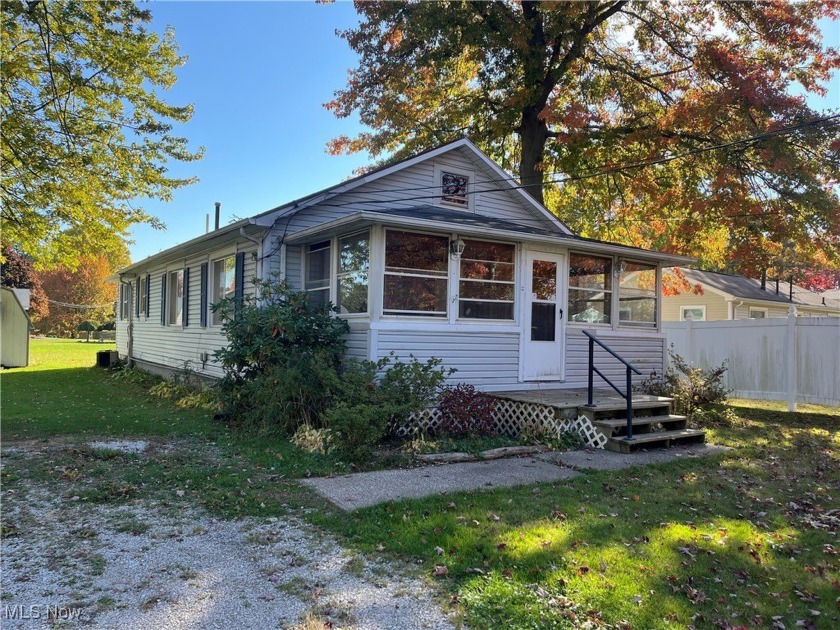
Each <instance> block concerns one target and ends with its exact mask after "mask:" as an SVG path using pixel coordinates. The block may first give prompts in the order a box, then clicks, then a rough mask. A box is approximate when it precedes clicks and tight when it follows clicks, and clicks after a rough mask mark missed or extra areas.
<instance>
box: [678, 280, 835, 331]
mask: <svg viewBox="0 0 840 630" xmlns="http://www.w3.org/2000/svg"><path fill="white" fill-rule="evenodd" d="M681 270H682V272H683V273H684V274H685V277H686V279H687V280H688V281H689V282H691V283H692V284H699V285H700V286H702V287H703V294H702V295H696V294H694V293H682V294H680V295H671V296H665V295H663V296H662V321H665V322H677V321H683V320H685V319H687V314H688V313H691V315H692V318H693V319H694V321H716V320H723V319H760V318H766V317H787V315H788V309H789V308H790V306H791V304H792V305H793V306H795V307H796V311H797V313H798V314H799V315H800V316H802V317H840V300H836V299H832V298H830V297H824V296H822V295H820V294H818V293H814V292H813V291H809V290H808V289H806V288H804V287H800V286H798V285H796V284H794V285H793V287H792V288H793V290H792V291H791V285H790V284H789V283H787V282H777V281H776V280H767V282H766V283H765V286H764V288H762V286H761V280H754V279H752V278H745V277H743V276H734V275H730V274H725V273H716V272H713V271H699V270H697V269H684V268H681ZM670 273H671V270H670V269H664V270H663V274H670Z"/></svg>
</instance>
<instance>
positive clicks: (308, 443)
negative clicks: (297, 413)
mask: <svg viewBox="0 0 840 630" xmlns="http://www.w3.org/2000/svg"><path fill="white" fill-rule="evenodd" d="M333 442H334V440H333V435H332V431H330V430H329V429H316V428H314V427H311V426H309V425H308V424H304V425H303V426H301V427H299V428H298V430H297V431H295V434H294V435H293V436H292V444H294V445H295V446H297V447H298V448H300V449H302V450H304V451H306V452H307V453H320V454H322V455H324V454H327V453H329V452H330V451H331V450H332V449H333V446H334V445H333Z"/></svg>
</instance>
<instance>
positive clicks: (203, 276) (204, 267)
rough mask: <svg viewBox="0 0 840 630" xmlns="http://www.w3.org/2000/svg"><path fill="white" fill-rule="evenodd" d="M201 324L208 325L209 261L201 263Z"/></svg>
mask: <svg viewBox="0 0 840 630" xmlns="http://www.w3.org/2000/svg"><path fill="white" fill-rule="evenodd" d="M200 302H201V317H200V319H201V325H202V326H207V263H201V300H200Z"/></svg>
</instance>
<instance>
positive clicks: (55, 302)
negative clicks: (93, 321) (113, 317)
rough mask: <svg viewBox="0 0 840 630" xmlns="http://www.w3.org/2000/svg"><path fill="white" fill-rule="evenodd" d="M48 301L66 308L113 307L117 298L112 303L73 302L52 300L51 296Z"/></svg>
mask: <svg viewBox="0 0 840 630" xmlns="http://www.w3.org/2000/svg"><path fill="white" fill-rule="evenodd" d="M47 302H49V303H50V304H55V305H56V306H62V307H64V308H77V309H97V308H111V307H113V306H114V304H115V303H116V300H114V301H113V302H111V303H110V304H71V303H70V302H59V301H58V300H52V299H50V298H47Z"/></svg>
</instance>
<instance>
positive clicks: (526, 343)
mask: <svg viewBox="0 0 840 630" xmlns="http://www.w3.org/2000/svg"><path fill="white" fill-rule="evenodd" d="M525 255H526V258H525V260H526V267H525V276H526V277H525V313H524V317H523V320H524V323H525V326H524V328H523V331H522V335H523V337H524V339H523V344H522V359H521V360H522V363H523V366H522V367H523V369H522V375H523V378H524V380H526V381H558V380H560V379H561V378H562V374H563V360H564V356H563V351H564V347H563V346H564V340H565V338H566V334H565V330H566V326H565V323H566V322H565V318H564V313H563V300H562V296H563V277H562V275H561V274H563V273H564V272H563V255H562V254H548V253H544V252H526V253H525Z"/></svg>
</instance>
